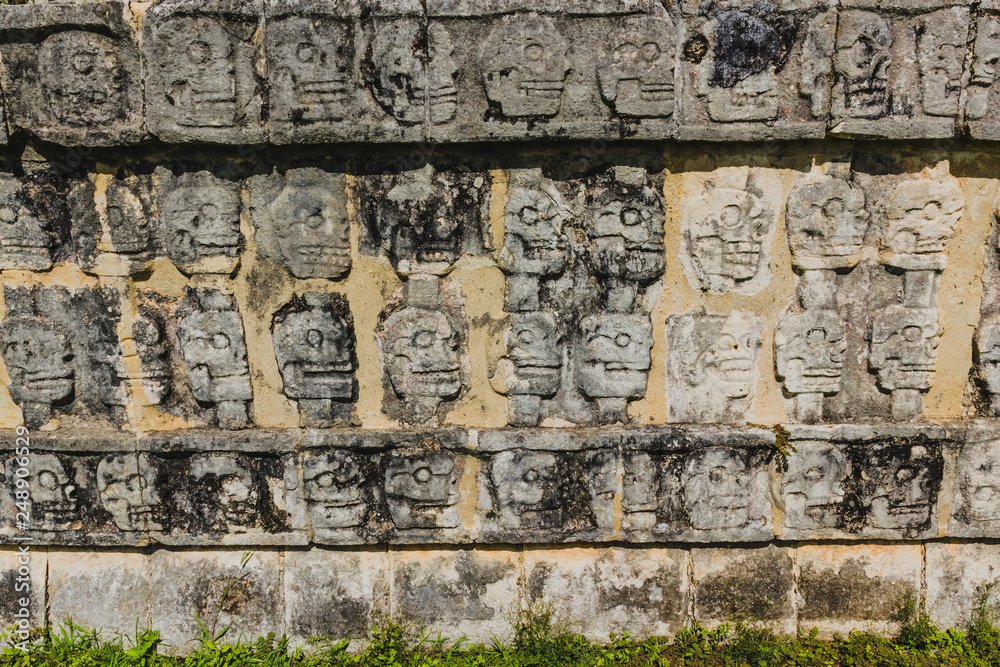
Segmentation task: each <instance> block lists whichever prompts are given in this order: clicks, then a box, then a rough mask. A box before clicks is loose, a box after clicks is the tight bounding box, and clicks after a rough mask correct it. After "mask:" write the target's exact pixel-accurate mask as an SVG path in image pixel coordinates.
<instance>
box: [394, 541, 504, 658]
mask: <svg viewBox="0 0 1000 667" xmlns="http://www.w3.org/2000/svg"><path fill="white" fill-rule="evenodd" d="M390 557H391V558H392V578H393V588H392V613H393V615H394V616H399V617H401V618H403V619H408V620H412V621H416V622H418V623H420V624H422V625H423V626H424V627H425V628H426V629H427V630H428V631H429V632H430V633H431V634H432V636H437V634H438V633H440V634H441V636H442V637H444V638H446V639H450V640H452V641H454V640H456V639H458V638H460V637H465V638H467V639H468V640H469V641H470V642H472V643H474V644H476V643H481V644H488V643H489V642H490V641H491V640H492V638H493V637H494V636H496V637H501V638H503V637H507V638H509V637H510V636H511V634H512V630H511V627H510V617H509V615H508V613H507V612H508V611H509V610H511V609H515V608H517V606H518V604H519V602H520V596H519V591H518V587H519V575H520V568H519V566H518V561H517V555H516V554H514V553H511V552H501V551H478V550H462V551H431V550H428V551H423V552H416V551H394V552H391V553H390Z"/></svg>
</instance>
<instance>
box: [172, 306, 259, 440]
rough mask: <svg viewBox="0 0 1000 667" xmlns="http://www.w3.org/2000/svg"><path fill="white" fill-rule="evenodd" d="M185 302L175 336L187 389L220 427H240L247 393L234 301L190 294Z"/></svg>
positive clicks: (249, 392)
mask: <svg viewBox="0 0 1000 667" xmlns="http://www.w3.org/2000/svg"><path fill="white" fill-rule="evenodd" d="M188 299H189V301H188V304H187V305H188V310H189V311H190V312H189V313H188V314H186V315H184V316H183V317H182V319H181V320H180V323H179V324H178V326H177V338H178V340H179V342H180V347H181V351H182V352H183V355H184V369H185V370H186V371H187V375H188V379H189V380H190V381H191V390H192V392H193V393H194V397H195V399H197V401H198V402H199V403H205V404H209V405H214V406H215V407H216V412H217V418H218V421H219V425H220V426H223V427H225V428H242V427H244V426H246V425H247V424H248V423H249V417H248V416H247V403H248V402H249V401H250V400H251V399H252V398H253V392H252V390H251V388H250V370H249V367H248V365H247V350H246V344H245V343H244V341H243V323H242V321H241V320H240V315H239V312H237V310H236V300H235V299H234V298H233V297H231V296H228V295H226V294H222V293H221V292H212V291H208V290H205V291H193V292H191V293H190V294H189V296H188Z"/></svg>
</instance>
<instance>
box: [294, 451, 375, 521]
mask: <svg viewBox="0 0 1000 667" xmlns="http://www.w3.org/2000/svg"><path fill="white" fill-rule="evenodd" d="M302 469H303V478H304V481H305V494H306V503H307V505H308V510H309V521H310V523H311V525H312V528H313V530H314V531H324V530H336V529H341V528H357V527H359V526H362V525H363V524H364V523H365V520H366V519H367V517H368V510H369V502H368V498H367V496H366V493H365V484H366V482H367V479H366V477H365V474H364V471H363V470H362V468H361V465H360V463H359V461H358V460H357V458H356V456H355V455H354V454H351V453H350V452H348V451H345V450H339V449H338V450H334V451H331V452H322V453H321V452H309V453H307V454H305V455H304V457H303V459H302Z"/></svg>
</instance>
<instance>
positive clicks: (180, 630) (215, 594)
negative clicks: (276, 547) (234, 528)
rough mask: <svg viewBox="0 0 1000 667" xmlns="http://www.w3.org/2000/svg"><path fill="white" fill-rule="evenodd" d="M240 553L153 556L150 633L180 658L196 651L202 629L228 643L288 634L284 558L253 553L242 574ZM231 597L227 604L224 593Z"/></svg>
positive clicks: (161, 553)
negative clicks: (222, 633) (221, 634)
mask: <svg viewBox="0 0 1000 667" xmlns="http://www.w3.org/2000/svg"><path fill="white" fill-rule="evenodd" d="M241 557H242V554H241V552H240V551H205V552H199V551H167V550H165V549H160V550H158V551H155V552H153V554H152V556H150V571H151V573H152V577H151V578H152V589H153V590H154V591H157V594H156V595H154V596H153V602H152V618H153V621H152V627H154V628H157V629H158V630H160V637H161V638H163V640H164V642H167V643H169V644H170V645H171V646H173V647H175V648H176V649H177V651H178V652H181V653H188V652H190V651H192V650H194V649H195V648H196V644H195V640H196V638H197V637H198V632H199V625H198V621H197V620H196V619H201V621H202V623H204V624H205V626H206V627H208V628H209V630H210V631H211V630H212V629H213V628H214V629H215V632H218V631H220V630H222V628H224V627H226V626H227V625H229V624H230V623H232V627H231V628H230V629H229V631H228V632H227V633H226V638H227V640H229V641H235V640H236V639H237V638H243V640H245V641H249V640H250V639H251V638H253V637H259V636H263V635H266V634H267V633H269V632H273V633H275V634H276V635H278V636H280V635H281V634H283V633H284V632H285V622H284V620H285V601H284V595H283V591H282V584H281V569H280V567H279V563H280V554H279V553H278V552H276V551H255V552H254V553H253V554H252V555H251V556H250V558H249V560H247V562H246V565H245V566H244V567H242V568H241V566H240V559H241ZM227 587H228V593H227V594H226V595H225V598H223V593H224V590H225V589H226V588H227Z"/></svg>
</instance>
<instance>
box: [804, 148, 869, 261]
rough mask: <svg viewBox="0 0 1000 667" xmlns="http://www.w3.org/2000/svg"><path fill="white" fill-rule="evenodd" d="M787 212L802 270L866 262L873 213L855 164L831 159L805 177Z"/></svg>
mask: <svg viewBox="0 0 1000 667" xmlns="http://www.w3.org/2000/svg"><path fill="white" fill-rule="evenodd" d="M785 213H786V224H787V226H788V249H789V250H790V251H791V253H792V263H793V264H794V265H795V267H796V268H799V269H802V270H805V271H809V270H821V269H843V268H848V267H854V266H856V265H857V263H858V262H859V261H860V260H861V245H862V243H864V240H865V234H866V233H867V232H868V222H869V214H868V211H867V209H866V208H865V192H864V190H863V189H862V188H860V187H858V186H857V185H856V184H854V183H853V182H852V181H851V180H850V164H845V163H830V164H827V165H825V168H814V169H813V171H811V172H810V173H808V174H805V175H803V176H800V177H799V178H798V179H797V180H796V183H795V187H793V188H792V191H791V192H789V193H788V203H787V205H786V208H785Z"/></svg>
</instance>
